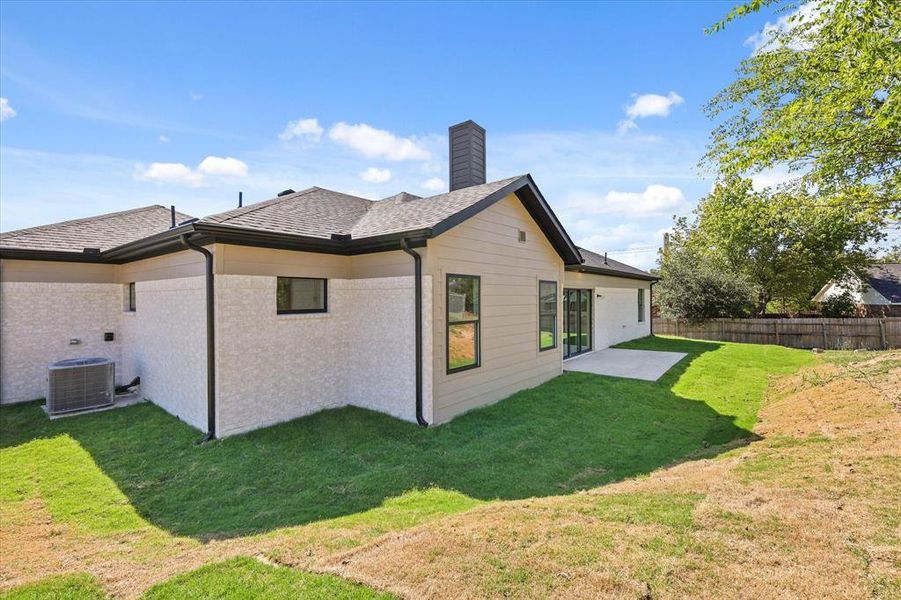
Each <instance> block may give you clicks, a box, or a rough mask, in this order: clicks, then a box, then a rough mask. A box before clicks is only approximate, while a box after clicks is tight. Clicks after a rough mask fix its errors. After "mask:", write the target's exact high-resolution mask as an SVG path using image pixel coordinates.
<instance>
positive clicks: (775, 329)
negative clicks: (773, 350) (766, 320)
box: [773, 321, 779, 346]
mask: <svg viewBox="0 0 901 600" xmlns="http://www.w3.org/2000/svg"><path fill="white" fill-rule="evenodd" d="M773 335H775V336H776V345H777V346H778V345H779V321H773Z"/></svg>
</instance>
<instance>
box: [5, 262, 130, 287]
mask: <svg viewBox="0 0 901 600" xmlns="http://www.w3.org/2000/svg"><path fill="white" fill-rule="evenodd" d="M118 268H119V267H118V265H92V264H89V263H72V262H59V261H52V260H17V259H9V258H2V259H0V281H19V282H26V281H27V282H35V283H53V282H58V283H115V282H117V281H118V279H117V270H118Z"/></svg>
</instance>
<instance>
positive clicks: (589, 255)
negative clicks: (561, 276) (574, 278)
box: [575, 248, 658, 280]
mask: <svg viewBox="0 0 901 600" xmlns="http://www.w3.org/2000/svg"><path fill="white" fill-rule="evenodd" d="M579 254H581V255H582V258H583V259H584V262H583V263H582V264H581V266H578V265H577V266H576V267H575V269H576V270H586V271H596V272H599V273H603V274H605V275H613V276H616V277H629V278H631V279H647V280H656V279H658V278H657V277H655V276H654V275H651V274H650V273H648V272H647V271H642V270H641V269H638V268H635V267H633V266H630V265H627V264H626V263H622V262H619V261H618V260H613V259H612V258H607V259H606V261H605V260H604V255H603V254H598V253H597V252H592V251H591V250H586V249H585V248H579Z"/></svg>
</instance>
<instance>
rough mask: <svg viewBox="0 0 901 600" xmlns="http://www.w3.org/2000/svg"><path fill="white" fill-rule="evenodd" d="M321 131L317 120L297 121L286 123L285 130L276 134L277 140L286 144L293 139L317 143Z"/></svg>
mask: <svg viewBox="0 0 901 600" xmlns="http://www.w3.org/2000/svg"><path fill="white" fill-rule="evenodd" d="M322 131H323V129H322V127H321V126H320V125H319V120H318V119H298V120H296V121H290V122H288V124H287V125H285V129H284V130H283V131H282V132H281V133H280V134H278V139H280V140H284V141H286V142H288V141H291V140H293V139H295V138H296V139H303V140H308V141H313V142H318V141H319V138H320V137H322Z"/></svg>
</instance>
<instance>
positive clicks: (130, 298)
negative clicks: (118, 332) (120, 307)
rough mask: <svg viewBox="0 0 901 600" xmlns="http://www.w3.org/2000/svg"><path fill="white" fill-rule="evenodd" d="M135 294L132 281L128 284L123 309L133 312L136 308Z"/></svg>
mask: <svg viewBox="0 0 901 600" xmlns="http://www.w3.org/2000/svg"><path fill="white" fill-rule="evenodd" d="M135 300H136V294H135V282H134V281H132V282H131V283H129V284H128V293H127V295H126V298H125V310H127V311H128V312H135V309H136V308H137V303H136V302H135Z"/></svg>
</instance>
